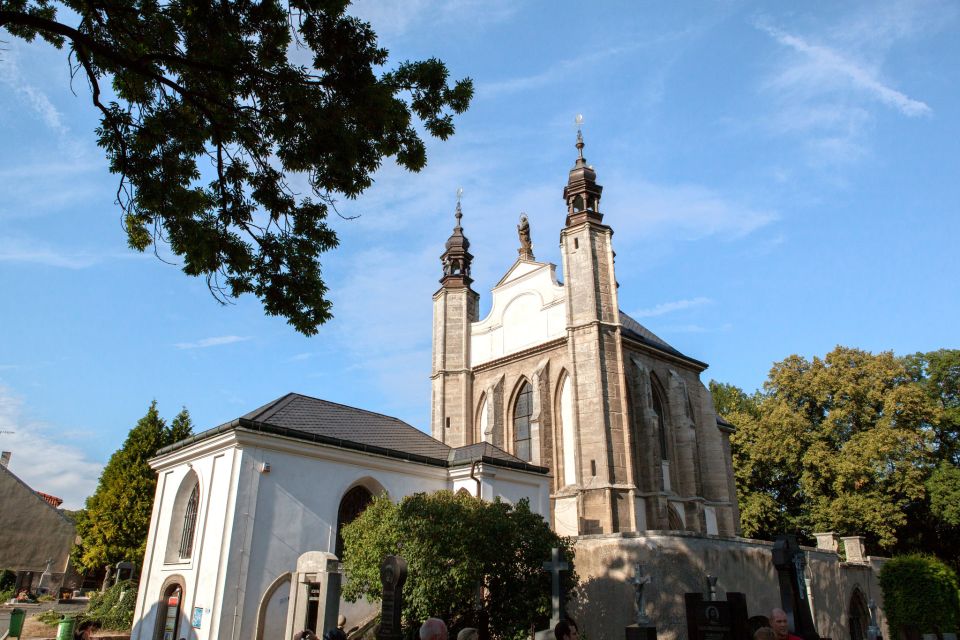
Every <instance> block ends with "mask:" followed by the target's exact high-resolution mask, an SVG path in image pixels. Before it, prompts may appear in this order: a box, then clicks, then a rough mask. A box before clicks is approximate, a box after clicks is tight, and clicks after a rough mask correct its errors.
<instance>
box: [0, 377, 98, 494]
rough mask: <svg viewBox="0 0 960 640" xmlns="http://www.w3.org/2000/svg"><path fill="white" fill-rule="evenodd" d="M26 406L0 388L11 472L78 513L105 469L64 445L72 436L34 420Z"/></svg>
mask: <svg viewBox="0 0 960 640" xmlns="http://www.w3.org/2000/svg"><path fill="white" fill-rule="evenodd" d="M23 404H24V403H23V400H22V399H21V398H20V397H19V396H17V395H16V394H15V393H14V392H13V391H12V390H11V389H10V388H9V387H7V386H5V385H2V384H0V431H12V432H13V433H4V434H3V435H2V436H0V438H2V440H0V443H2V445H3V449H4V450H6V451H12V452H13V457H12V458H11V460H10V471H12V472H13V473H15V474H16V475H17V477H19V478H20V479H21V480H23V481H24V482H25V483H26V484H27V485H28V486H30V488H32V489H34V490H38V491H43V492H44V493H49V494H52V495H55V496H57V497H59V498H62V499H63V506H64V508H67V509H79V508H80V507H82V506H83V503H84V501H85V500H86V498H87V496H89V495H90V494H92V493H93V491H94V489H95V488H96V486H97V479H98V478H99V476H100V471H101V470H102V469H103V465H102V464H101V463H99V462H95V461H93V460H90V459H89V458H87V456H86V455H85V454H84V453H83V452H82V451H80V450H79V449H77V448H75V447H72V446H70V445H67V444H64V440H65V439H69V438H68V435H69V432H60V433H58V432H55V430H54V429H53V428H52V427H51V426H50V425H48V424H45V423H43V422H41V421H38V420H34V419H32V418H31V417H30V416H29V415H28V413H27V411H25V410H24V406H23ZM65 434H66V435H65Z"/></svg>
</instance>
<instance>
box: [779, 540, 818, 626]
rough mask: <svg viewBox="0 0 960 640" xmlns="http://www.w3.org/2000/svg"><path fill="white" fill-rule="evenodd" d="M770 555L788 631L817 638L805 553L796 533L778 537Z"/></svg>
mask: <svg viewBox="0 0 960 640" xmlns="http://www.w3.org/2000/svg"><path fill="white" fill-rule="evenodd" d="M772 555H773V565H774V566H775V567H776V568H777V578H778V580H779V582H780V608H782V609H783V610H784V611H785V612H786V614H787V620H788V622H789V624H790V628H791V630H792V631H793V633H795V634H797V635H798V636H800V637H801V638H803V639H804V640H820V635H819V634H818V633H817V628H816V627H815V626H814V624H813V615H812V614H811V613H810V602H809V601H808V599H807V582H806V578H805V577H804V570H805V569H806V566H807V558H806V553H804V551H803V549H801V548H800V544H799V543H798V542H797V536H795V535H789V534H788V535H780V536H777V539H776V541H775V542H774V543H773V552H772Z"/></svg>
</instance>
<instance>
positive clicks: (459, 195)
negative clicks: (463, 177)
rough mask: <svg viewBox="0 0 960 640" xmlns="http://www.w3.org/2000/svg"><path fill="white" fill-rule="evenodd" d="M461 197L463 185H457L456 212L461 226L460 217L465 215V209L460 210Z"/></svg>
mask: <svg viewBox="0 0 960 640" xmlns="http://www.w3.org/2000/svg"><path fill="white" fill-rule="evenodd" d="M461 198H463V187H457V212H456V213H455V214H454V215H455V216H456V218H457V227H459V226H460V218H462V217H463V211H461V210H460V199H461Z"/></svg>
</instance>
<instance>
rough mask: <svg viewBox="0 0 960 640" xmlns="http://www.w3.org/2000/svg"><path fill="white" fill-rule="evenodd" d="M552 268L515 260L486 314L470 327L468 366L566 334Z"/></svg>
mask: <svg viewBox="0 0 960 640" xmlns="http://www.w3.org/2000/svg"><path fill="white" fill-rule="evenodd" d="M556 269H557V268H556V265H553V264H547V263H543V262H532V261H527V260H518V261H517V262H516V263H515V264H514V265H513V267H512V268H511V269H510V270H509V271H508V272H507V274H506V275H505V276H504V277H503V279H502V280H501V281H500V282H499V283H498V284H497V286H495V287H494V288H493V291H492V298H493V299H492V303H491V307H490V313H489V314H488V315H487V317H486V318H484V319H483V320H481V321H479V322H474V323H473V324H472V325H471V327H470V335H471V343H470V357H471V362H470V364H471V366H474V367H475V366H477V365H478V364H482V363H484V362H489V361H491V360H496V359H497V358H501V357H503V356H505V355H509V354H511V353H516V352H518V351H522V350H524V349H527V348H530V347H533V346H536V345H538V344H543V343H545V342H549V341H550V340H554V339H556V338H562V337H564V336H565V335H566V311H565V302H564V299H565V298H564V295H565V294H564V288H563V286H562V285H560V284H559V283H558V282H557V275H556Z"/></svg>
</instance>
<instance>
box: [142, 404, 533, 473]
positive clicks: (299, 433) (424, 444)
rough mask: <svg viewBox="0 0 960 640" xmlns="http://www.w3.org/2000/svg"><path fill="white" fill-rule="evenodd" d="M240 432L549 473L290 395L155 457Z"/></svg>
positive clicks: (425, 460) (487, 450)
mask: <svg viewBox="0 0 960 640" xmlns="http://www.w3.org/2000/svg"><path fill="white" fill-rule="evenodd" d="M238 428H241V429H246V430H249V431H256V432H259V433H267V434H271V435H277V436H283V437H289V438H295V439H297V440H304V441H307V442H315V443H317V444H325V445H329V446H334V447H340V448H344V449H351V450H354V451H364V452H367V453H372V454H377V455H385V456H388V457H391V458H400V459H403V460H409V461H412V462H420V463H422V464H430V465H434V466H440V467H450V466H459V465H461V464H465V463H469V462H472V461H474V460H480V461H482V462H485V463H488V464H493V465H495V466H503V467H510V468H514V469H521V470H524V471H532V472H534V473H547V472H548V469H546V468H545V467H538V466H536V465H532V464H529V463H526V462H524V461H522V460H520V459H519V458H515V457H514V456H512V455H510V454H509V453H507V452H506V451H503V450H502V449H499V448H498V447H495V446H493V445H491V444H489V443H480V444H478V445H469V446H467V447H459V448H456V449H454V448H452V447H449V446H448V445H446V444H444V443H442V442H440V441H439V440H435V439H434V438H432V437H430V436H429V435H427V434H426V433H424V432H422V431H420V430H419V429H417V428H416V427H413V426H411V425H409V424H407V423H406V422H404V421H402V420H399V419H397V418H394V417H391V416H386V415H383V414H381V413H375V412H373V411H365V410H364V409H357V408H356V407H350V406H347V405H343V404H338V403H336V402H329V401H327V400H321V399H319V398H312V397H310V396H305V395H301V394H299V393H288V394H287V395H285V396H281V397H280V398H277V399H276V400H274V401H273V402H269V403H267V404H265V405H263V406H262V407H260V408H258V409H254V410H253V411H251V412H250V413H247V414H246V415H243V416H241V417H239V418H237V419H236V420H232V421H230V422H228V423H226V424H223V425H220V426H219V427H215V428H213V429H209V430H207V431H204V432H202V433H198V434H197V435H195V436H191V437H189V438H186V439H184V440H181V441H180V442H176V443H174V444H172V445H170V446H167V447H164V448H162V449H160V450H159V451H158V452H157V455H158V456H159V455H164V454H166V453H170V452H172V451H176V450H178V449H182V448H184V447H187V446H189V445H191V444H193V443H195V442H199V441H201V440H206V439H207V438H211V437H213V436H215V435H217V434H219V433H224V432H226V431H231V430H234V429H238Z"/></svg>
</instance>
